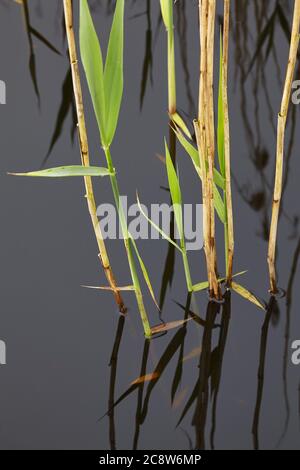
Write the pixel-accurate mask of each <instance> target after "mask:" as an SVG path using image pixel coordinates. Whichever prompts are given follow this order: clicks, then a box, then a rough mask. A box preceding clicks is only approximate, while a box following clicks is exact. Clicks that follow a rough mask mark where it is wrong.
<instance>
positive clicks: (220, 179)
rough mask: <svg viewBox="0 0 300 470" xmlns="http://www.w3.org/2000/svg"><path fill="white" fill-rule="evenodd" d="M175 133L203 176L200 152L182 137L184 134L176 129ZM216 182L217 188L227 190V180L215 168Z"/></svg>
mask: <svg viewBox="0 0 300 470" xmlns="http://www.w3.org/2000/svg"><path fill="white" fill-rule="evenodd" d="M173 131H174V132H175V134H176V137H177V139H178V140H179V142H180V144H181V145H182V147H183V148H184V150H185V151H186V152H187V154H188V155H189V156H190V157H191V159H192V162H193V164H194V167H195V169H196V171H197V173H198V175H199V176H200V175H201V171H200V158H199V152H198V150H197V149H196V148H195V147H194V146H193V144H191V143H190V142H189V141H188V140H187V139H186V138H185V137H184V135H182V133H181V132H180V131H179V130H178V129H176V128H173ZM214 182H215V183H216V185H217V186H219V188H221V189H223V190H224V189H225V179H224V178H223V176H222V175H221V173H220V172H219V171H218V170H217V169H216V168H214Z"/></svg>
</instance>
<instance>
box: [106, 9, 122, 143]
mask: <svg viewBox="0 0 300 470" xmlns="http://www.w3.org/2000/svg"><path fill="white" fill-rule="evenodd" d="M123 52H124V0H117V3H116V9H115V14H114V19H113V23H112V28H111V32H110V37H109V43H108V49H107V56H106V62H105V67H104V92H105V103H106V136H107V144H108V145H110V144H111V142H112V140H113V138H114V135H115V132H116V127H117V122H118V118H119V113H120V107H121V101H122V95H123V81H124V80H123Z"/></svg>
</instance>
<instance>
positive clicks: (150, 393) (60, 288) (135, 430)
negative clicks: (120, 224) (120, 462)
mask: <svg viewBox="0 0 300 470" xmlns="http://www.w3.org/2000/svg"><path fill="white" fill-rule="evenodd" d="M74 3H75V4H76V5H77V4H78V2H74ZM108 3H109V2H107V1H104V0H103V1H98V2H97V1H93V2H90V4H91V5H92V4H93V5H94V6H95V10H94V19H95V22H96V25H97V29H98V31H99V32H101V37H102V38H103V39H102V42H103V41H105V38H106V37H107V33H108V30H109V27H110V23H111V16H110V15H109V14H108V13H107V8H106V7H107V6H108ZM110 3H113V2H110ZM218 3H219V8H220V11H219V13H220V15H221V14H222V12H221V7H222V2H218ZM27 4H28V7H29V15H30V22H31V24H32V26H33V27H34V28H35V29H36V30H37V31H39V32H40V33H41V34H43V35H44V36H45V37H46V38H47V39H48V40H49V41H50V42H51V43H52V44H53V45H54V46H55V47H56V48H57V49H58V50H59V51H60V52H61V55H58V54H56V53H54V52H53V51H51V50H50V49H49V48H48V47H47V46H46V45H44V44H43V43H41V42H40V41H39V40H38V39H37V38H36V37H34V36H33V37H32V42H33V44H32V51H33V52H34V56H35V67H36V80H37V82H36V83H35V87H36V88H37V87H38V92H39V96H40V106H39V102H38V98H37V90H36V91H35V89H34V83H33V80H32V78H31V76H30V70H29V59H30V40H29V37H28V35H27V33H26V27H25V22H24V17H23V14H22V8H21V6H20V5H18V4H17V3H15V2H12V1H8V0H6V1H1V2H0V65H1V67H0V79H1V80H4V81H5V82H6V84H7V104H6V105H5V106H4V105H1V107H0V119H1V131H0V135H1V161H0V166H1V184H0V193H1V204H0V207H1V244H0V257H1V258H0V265H1V269H0V272H1V291H0V292H1V313H0V339H2V340H4V341H5V342H6V345H7V365H6V366H0V447H1V448H2V449H16V448H19V449H40V448H51V449H61V448H68V449H76V448H80V449H90V448H94V449H107V448H109V447H110V446H112V447H114V446H115V447H116V448H117V449H131V448H133V447H136V448H141V449H188V448H190V447H192V448H194V447H196V448H203V447H206V448H216V449H230V448H233V449H251V448H253V447H260V448H262V449H275V448H281V449H299V448H300V427H299V426H300V421H299V416H300V409H299V408H300V403H299V400H300V398H299V393H300V392H299V383H300V382H299V381H300V366H294V365H292V362H291V343H292V341H294V340H296V339H300V314H299V308H298V305H299V302H300V289H299V279H300V277H299V276H300V272H299V269H298V258H299V253H300V233H299V230H298V226H297V219H298V217H299V178H298V174H299V168H300V159H299V158H298V151H297V149H298V148H299V146H300V141H299V135H300V134H299V133H298V132H297V127H298V125H299V124H298V123H299V116H298V108H297V106H293V105H292V107H291V108H292V110H291V114H290V116H289V128H288V132H287V146H289V148H290V153H289V156H288V157H287V158H288V162H289V163H288V166H286V169H287V172H286V178H285V181H286V186H285V193H284V203H283V211H282V216H281V221H280V228H279V251H278V272H279V279H280V285H281V286H282V287H283V288H284V289H287V291H288V295H287V297H286V298H285V299H281V300H279V302H278V307H277V308H274V309H273V310H272V312H269V314H265V313H264V312H263V311H260V310H259V309H256V308H255V307H254V306H252V305H251V304H249V303H247V302H246V301H244V300H242V299H241V298H239V297H237V296H236V295H235V294H232V299H231V308H230V299H228V301H227V304H226V306H225V309H224V310H223V314H221V313H219V314H218V313H217V312H216V311H214V310H212V309H211V308H208V307H207V298H206V296H205V294H204V293H202V294H199V295H197V296H196V297H195V298H194V299H192V300H191V307H190V308H191V310H192V311H193V312H195V313H197V314H198V315H199V316H200V317H201V318H202V320H206V323H205V324H204V323H203V322H202V324H199V322H198V323H196V322H194V321H190V322H188V323H187V324H186V325H185V326H183V327H181V328H179V329H177V330H173V331H170V332H169V333H168V334H167V335H165V336H163V337H161V338H158V339H155V340H153V341H152V342H150V343H149V342H145V341H144V338H143V334H142V328H141V324H140V320H139V314H138V312H137V309H136V304H135V299H134V297H133V295H132V294H130V293H128V294H126V295H124V297H125V300H126V303H127V305H128V306H129V307H130V309H129V313H128V316H127V318H126V320H125V321H124V320H123V319H122V318H120V317H119V316H118V314H117V312H116V308H115V305H114V303H113V299H112V297H111V296H110V294H108V293H100V292H98V291H90V290H85V289H83V288H81V287H80V285H82V284H91V285H103V284H104V283H105V279H104V275H103V272H102V270H101V267H100V265H99V262H98V259H97V250H96V244H95V241H94V236H93V232H92V228H91V226H90V220H89V216H88V213H87V209H86V203H85V199H84V197H83V196H84V188H83V182H82V181H81V180H80V179H72V180H60V181H57V180H56V181H55V180H47V181H45V180H43V181H41V180H38V179H37V180H31V179H28V180H27V179H19V178H12V177H8V176H6V172H7V171H26V170H32V169H38V168H40V166H41V164H42V161H43V159H44V158H45V156H46V154H47V150H48V148H49V144H50V141H51V137H52V134H53V132H54V128H55V122H56V119H57V115H58V110H59V107H60V104H61V99H62V85H63V83H64V81H65V78H66V75H67V72H68V59H67V55H66V44H65V42H64V40H63V28H62V2H56V1H51V2H50V1H45V0H40V1H37V0H31V1H28V2H27ZM126 4H127V11H126V51H125V64H126V69H125V95H124V99H123V105H122V112H121V118H120V123H119V126H118V131H117V135H116V140H115V143H114V145H113V148H112V151H113V156H114V163H115V166H116V167H117V171H118V177H119V181H120V186H121V190H122V194H127V195H128V198H129V202H134V201H135V192H136V189H138V190H139V194H140V197H141V199H142V201H143V202H144V203H145V204H150V203H153V202H157V203H159V202H163V201H164V202H167V201H168V194H167V193H166V191H164V190H163V189H161V187H162V186H166V184H167V183H166V174H165V168H164V166H163V165H162V163H161V162H160V160H159V159H158V158H157V157H156V154H159V153H162V152H163V136H164V135H167V134H168V117H167V113H166V107H167V89H166V84H167V77H166V35H165V33H164V30H163V27H162V26H161V25H159V24H158V18H159V8H158V7H159V2H158V0H154V1H151V2H146V1H144V0H139V1H136V2H131V1H130V0H127V1H126ZM278 5H279V10H278ZM292 5H293V2H292V1H280V2H276V1H273V0H272V1H271V0H269V1H268V2H262V1H258V0H257V1H254V0H251V1H250V0H249V1H242V0H241V1H240V0H237V1H235V2H234V1H233V2H232V12H233V18H232V36H231V44H230V56H231V60H230V83H229V85H230V117H231V136H232V168H233V175H234V188H233V189H234V191H233V201H234V214H235V231H236V233H235V236H236V256H235V271H236V272H238V271H241V270H244V269H247V270H248V273H247V274H246V275H245V276H244V278H243V283H244V285H246V286H247V287H248V288H251V290H253V291H254V292H255V293H256V294H257V295H259V296H261V297H263V298H265V299H266V300H268V295H267V289H268V276H267V263H266V252H267V243H266V236H267V228H268V220H269V216H270V207H271V204H270V201H271V193H270V188H271V186H272V176H273V171H274V156H275V144H276V136H275V133H274V129H273V127H274V125H276V113H277V112H278V110H279V106H280V99H281V90H282V80H283V78H284V74H285V68H286V63H287V56H288V42H287V39H286V33H287V31H286V27H285V22H284V18H283V16H282V13H284V15H285V18H286V20H287V24H291V13H292V12H291V7H292ZM147 6H148V7H149V6H150V7H151V14H150V16H149V17H148V23H147V17H146V15H140V14H141V13H145V11H146V8H147ZM280 7H281V9H280ZM275 8H277V10H276V14H275V16H274V17H275V20H274V36H273V39H272V41H271V44H272V48H271V50H270V51H269V54H268V57H267V59H266V50H267V49H268V46H267V42H265V43H264V49H263V51H257V47H256V46H257V43H258V37H259V34H261V33H262V31H264V28H265V26H266V25H267V24H268V21H269V19H270V18H271V17H272V14H273V12H274V11H275ZM175 11H176V21H177V16H178V15H179V21H180V24H178V23H177V24H176V28H177V29H178V26H180V31H181V33H180V34H181V35H180V41H179V39H178V36H177V43H176V47H177V68H178V78H177V81H178V106H179V109H180V110H181V111H182V112H183V113H187V115H188V116H189V119H190V120H191V119H192V118H193V117H194V116H195V114H194V113H195V111H194V107H195V105H196V103H197V86H198V82H197V81H198V78H197V75H198V33H197V2H196V0H184V1H183V0H179V1H177V2H176V4H175ZM77 13H78V12H77V8H76V19H77V17H78V15H77ZM184 13H185V14H186V20H187V24H185V21H184V16H183V15H184ZM27 26H28V25H27ZM150 26H151V28H152V46H153V51H152V52H153V71H152V73H153V86H152V87H151V85H150V81H149V82H148V85H147V88H146V94H145V98H144V103H143V108H142V112H140V94H141V91H140V90H141V77H142V71H143V62H144V57H145V46H146V36H147V37H148V41H149V37H150V33H149V32H148V33H147V34H146V31H147V28H148V29H149V27H150ZM270 30H271V27H269V29H267V32H268V31H270ZM76 31H78V25H77V23H76ZM233 32H234V34H233ZM185 35H186V36H185ZM185 38H186V44H185ZM217 38H218V35H217V34H216V40H217ZM149 44H150V43H148V45H149ZM148 52H149V50H148ZM256 52H257V53H256ZM253 58H255V61H254V62H253V61H252V59H253ZM182 59H184V60H182ZM251 63H253V66H252V68H251V71H250V73H248V72H249V66H250V65H251ZM216 65H217V61H216ZM297 75H298V76H299V73H297ZM186 85H189V86H190V88H188V87H187V86H186ZM65 89H66V90H68V87H67V85H66V86H65ZM84 93H85V104H86V112H87V121H88V130H89V138H90V146H91V155H92V160H93V163H95V164H102V165H103V164H104V156H103V154H102V152H101V149H100V148H99V142H98V132H97V128H96V124H95V120H94V116H93V112H92V108H91V104H90V101H89V96H88V92H87V89H86V86H85V82H84ZM188 97H190V100H189V98H188ZM66 106H68V103H67V104H66ZM270 106H271V107H272V109H271V108H270ZM270 117H271V118H272V119H271V120H270ZM293 129H294V133H293ZM71 130H72V113H71V109H70V110H69V112H68V115H67V117H66V119H65V121H64V123H63V125H62V132H61V136H60V138H59V140H58V141H57V143H56V144H55V146H54V148H53V150H52V152H51V154H50V157H49V159H48V162H47V166H59V165H63V164H78V163H79V151H78V146H77V140H76V138H75V141H74V145H72V141H71V137H70V135H71ZM291 136H292V137H293V136H294V140H293V142H292V143H290V141H291ZM177 161H178V164H179V167H180V173H181V183H182V187H183V188H184V189H183V191H184V199H185V202H193V203H195V202H199V201H200V189H199V182H198V180H197V178H196V176H195V174H194V171H193V168H192V165H191V163H190V161H189V160H188V158H187V157H186V155H185V154H184V153H183V152H182V150H181V149H178V153H177ZM95 185H96V186H97V200H98V201H99V202H100V201H105V202H108V201H112V197H111V191H110V187H109V183H108V182H107V181H102V180H101V181H99V182H98V181H95ZM218 230H219V231H220V233H219V240H218V241H219V258H220V260H221V259H222V257H223V255H222V250H223V248H222V228H221V227H219V228H218ZM139 247H140V249H141V251H142V252H143V256H144V260H145V262H146V264H147V266H148V268H149V272H150V275H151V279H152V280H153V284H154V288H155V292H156V293H158V296H159V292H160V288H161V279H162V273H163V270H164V262H165V259H166V254H167V249H168V246H167V244H166V242H164V241H161V240H160V241H152V242H150V241H147V242H146V241H142V242H140V243H139ZM108 249H109V254H110V257H111V262H112V265H113V267H114V270H115V272H116V276H117V279H118V281H119V283H120V284H122V285H126V284H128V283H129V273H128V268H127V262H126V258H125V257H124V256H125V255H124V250H123V246H122V244H121V243H119V242H117V241H112V242H109V244H108ZM190 259H191V264H192V266H193V279H194V280H195V282H198V281H200V280H204V279H205V263H204V256H203V252H201V253H198V252H192V253H191V254H190ZM221 264H222V263H221ZM221 267H222V266H221ZM241 281H242V280H241ZM145 291H146V289H145ZM186 297H187V293H186V287H185V279H184V274H183V269H182V264H181V259H180V258H179V257H178V259H176V264H175V274H174V279H173V283H172V287H171V289H168V291H167V294H166V300H165V304H164V308H163V318H164V320H165V321H173V320H180V319H183V318H184V314H185V313H184V310H182V308H181V307H180V306H179V305H178V304H176V303H175V302H178V303H180V304H182V305H185V303H186ZM146 298H147V307H148V311H149V315H150V318H151V324H157V323H159V316H158V313H157V311H156V309H155V307H154V306H153V304H152V302H151V299H149V298H148V297H147V295H146ZM200 323H201V322H200ZM203 325H205V326H203ZM112 351H113V355H112ZM111 355H112V361H110V358H111ZM258 370H260V374H259V379H258ZM153 372H155V374H156V375H155V377H156V380H152V381H150V382H149V381H148V382H146V383H144V384H143V383H141V384H140V385H139V386H137V385H135V386H134V385H133V386H132V385H131V384H132V382H133V381H135V380H136V379H137V378H138V377H139V376H140V375H147V374H150V373H153ZM130 387H131V388H130ZM126 391H128V395H125V397H124V399H122V400H121V402H120V403H119V404H118V405H117V406H116V407H115V408H114V409H113V411H111V412H110V416H109V417H107V416H106V417H104V418H103V419H102V420H99V418H101V416H103V415H104V414H105V413H106V412H107V410H108V408H109V407H110V406H111V404H112V403H114V402H115V401H116V400H117V399H118V398H119V397H121V396H122V395H123V394H124V393H125V392H126ZM182 415H184V416H183V419H182V420H181V422H180V424H179V425H178V426H177V424H178V422H179V420H180V418H181V417H182ZM253 423H254V425H253Z"/></svg>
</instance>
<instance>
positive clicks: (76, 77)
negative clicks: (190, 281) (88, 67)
mask: <svg viewBox="0 0 300 470" xmlns="http://www.w3.org/2000/svg"><path fill="white" fill-rule="evenodd" d="M63 5H64V15H65V24H66V33H67V41H68V47H69V56H70V64H71V70H72V80H73V90H74V96H75V103H76V112H77V120H78V135H79V145H80V153H81V161H82V165H83V166H85V167H89V166H90V157H89V147H88V138H87V131H86V124H85V116H84V107H83V99H82V90H81V81H80V74H79V67H78V58H77V50H76V42H75V35H74V30H73V9H72V0H64V2H63ZM84 184H85V190H86V199H87V205H88V210H89V214H90V218H91V221H92V224H93V228H94V232H95V236H96V241H97V244H98V248H99V258H100V260H101V264H102V266H103V269H104V272H105V275H106V278H107V281H108V283H109V285H110V288H111V290H112V292H113V295H114V297H115V300H116V302H117V305H118V307H119V310H120V312H121V313H125V312H126V307H125V305H124V302H123V299H122V297H121V294H120V291H119V290H118V286H117V283H116V280H115V277H114V274H113V271H112V268H111V265H110V261H109V257H108V254H107V250H106V246H105V243H104V240H103V236H102V232H101V227H100V224H99V221H98V217H97V207H96V202H95V197H94V191H93V183H92V178H91V177H90V176H85V177H84Z"/></svg>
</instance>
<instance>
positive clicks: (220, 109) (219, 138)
mask: <svg viewBox="0 0 300 470" xmlns="http://www.w3.org/2000/svg"><path fill="white" fill-rule="evenodd" d="M219 70H220V72H219V95H218V131H217V141H218V158H219V165H220V170H221V174H222V176H223V177H224V176H225V143H224V105H223V87H222V83H223V49H222V33H221V34H220V61H219Z"/></svg>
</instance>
